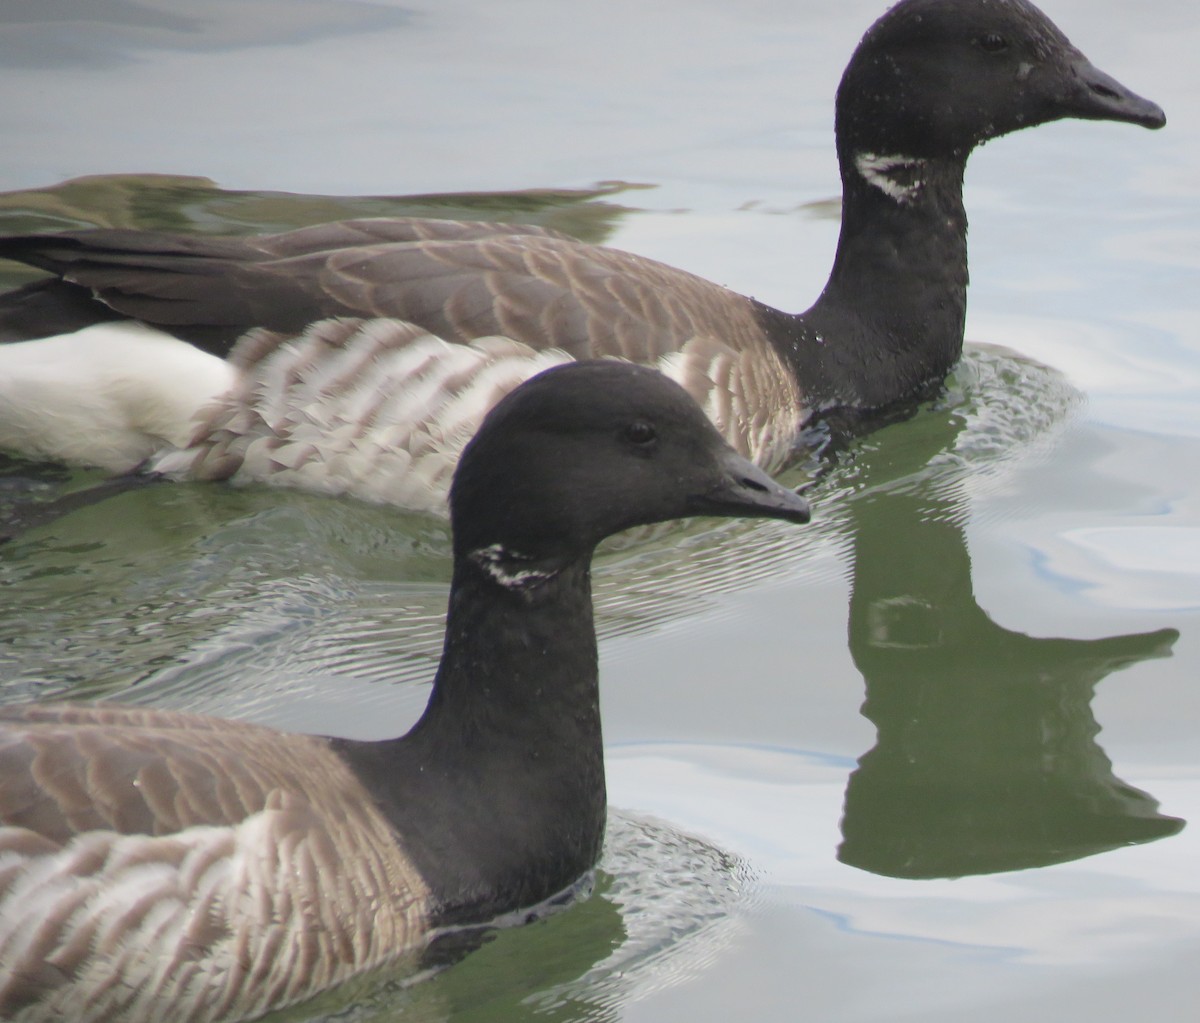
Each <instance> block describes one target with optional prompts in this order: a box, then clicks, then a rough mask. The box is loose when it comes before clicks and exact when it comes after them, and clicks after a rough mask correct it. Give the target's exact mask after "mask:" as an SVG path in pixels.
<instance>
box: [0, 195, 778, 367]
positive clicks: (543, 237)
mask: <svg viewBox="0 0 1200 1023" xmlns="http://www.w3.org/2000/svg"><path fill="white" fill-rule="evenodd" d="M0 255H4V256H8V257H10V258H15V259H21V260H24V261H25V262H28V263H31V264H33V265H35V266H40V267H42V268H44V269H47V270H50V271H51V272H53V273H57V274H60V275H62V276H64V277H65V278H66V279H67V280H69V281H71V282H74V283H76V284H79V285H81V286H84V287H87V288H90V289H92V291H93V292H94V293H95V294H96V295H97V296H98V297H99V298H100V299H101V300H102V301H103V302H105V303H106V304H107V305H109V306H111V307H112V308H113V309H116V310H118V311H119V312H121V313H123V314H125V315H127V316H132V317H135V318H138V319H143V320H146V321H147V322H150V323H154V324H158V325H160V326H164V327H167V328H169V329H172V330H175V331H176V332H178V333H180V334H182V335H183V336H186V337H189V338H190V339H193V340H200V341H204V342H206V343H205V347H208V348H209V349H210V350H214V351H219V352H220V353H221V354H226V353H227V351H228V348H229V345H230V344H231V343H232V341H233V340H235V339H236V337H237V336H239V335H241V334H242V333H245V332H246V331H248V330H250V329H252V328H254V327H264V328H267V329H269V330H277V331H299V330H302V329H303V328H304V327H305V326H307V325H308V324H309V323H311V322H313V321H315V320H319V319H325V318H328V317H332V316H366V317H389V318H397V319H406V320H410V321H412V322H414V323H416V324H418V325H420V326H421V327H424V328H425V329H426V330H429V331H431V332H433V333H435V334H439V335H441V336H444V337H446V338H447V339H448V340H457V341H468V340H471V339H473V338H477V337H485V336H488V335H491V334H504V335H506V336H509V337H513V338H515V339H516V340H519V341H522V342H524V343H525V344H528V345H530V346H532V347H536V348H546V347H555V348H561V349H563V350H565V351H567V352H570V353H571V354H572V355H574V356H575V357H578V358H583V357H601V356H616V357H620V358H625V359H630V360H633V361H637V362H644V363H654V362H655V361H657V359H658V358H659V357H660V356H662V355H663V354H665V353H667V352H670V351H674V350H677V349H678V348H680V347H681V346H682V345H683V344H684V343H685V342H686V341H687V340H688V339H690V338H692V337H695V336H697V335H707V336H711V337H714V338H719V339H721V341H722V342H723V343H724V344H726V345H728V346H730V347H731V348H733V349H734V350H735V351H743V350H745V349H746V348H747V347H749V346H753V345H756V344H759V343H761V342H762V339H763V332H762V329H761V327H760V326H759V325H758V322H757V320H756V319H755V316H754V314H753V311H752V309H751V306H750V303H749V302H748V301H747V300H746V299H745V298H744V297H742V296H740V295H737V294H736V293H734V292H731V291H729V290H727V289H725V288H722V287H720V286H718V285H715V284H712V283H711V282H709V281H705V280H703V279H701V278H699V277H695V276H693V275H692V274H688V273H685V272H684V271H681V270H676V269H674V268H672V267H669V266H666V265H664V264H662V263H658V262H655V261H654V260H650V259H644V258H642V257H639V256H635V255H632V254H630V253H626V252H620V251H618V250H615V249H607V248H603V247H599V246H594V245H587V244H584V243H581V242H577V241H574V240H572V239H570V238H568V237H566V236H564V235H560V234H558V233H556V232H551V231H547V230H545V229H543V228H539V227H533V226H528V225H499V224H488V223H481V222H462V221H438V220H422V219H403V218H401V219H380V220H352V221H343V222H340V223H334V224H322V225H318V226H315V227H310V228H302V229H300V230H298V231H290V232H286V233H283V234H277V235H266V236H260V237H249V238H211V237H203V236H178V235H159V234H153V233H149V232H138V231H94V232H76V233H74V234H66V235H53V236H43V237H24V238H12V239H7V240H4V241H0Z"/></svg>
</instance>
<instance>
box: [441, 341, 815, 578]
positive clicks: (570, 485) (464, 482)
mask: <svg viewBox="0 0 1200 1023" xmlns="http://www.w3.org/2000/svg"><path fill="white" fill-rule="evenodd" d="M688 515H741V516H747V515H749V516H753V515H761V516H770V517H776V518H787V519H790V520H792V521H801V522H802V521H806V520H807V512H806V511H805V510H804V504H803V502H802V501H801V500H800V499H799V498H798V497H797V496H796V495H795V494H793V493H792V492H791V491H788V490H785V489H783V488H782V487H780V486H779V485H778V484H777V483H775V482H774V481H773V480H772V479H771V478H770V477H769V476H768V475H767V474H766V473H764V472H763V471H762V470H761V469H759V468H757V467H756V466H754V465H753V464H752V463H750V462H748V461H746V459H744V458H742V457H740V456H739V455H737V454H736V453H735V452H734V451H733V450H732V449H731V448H730V447H729V446H728V445H727V444H726V443H725V441H724V440H723V439H722V438H721V436H720V434H718V433H717V431H716V429H715V428H714V427H713V425H712V423H710V422H709V420H708V419H707V418H706V417H705V416H704V414H703V413H702V412H701V410H700V408H699V406H697V405H696V403H695V402H694V401H693V400H692V399H691V398H690V397H689V396H688V395H687V393H686V392H685V391H684V390H683V388H681V387H679V386H678V385H677V384H675V383H673V382H671V381H670V380H667V379H666V378H665V377H664V376H662V374H660V373H658V372H657V371H655V370H651V369H648V368H646V367H643V366H635V365H632V364H629V363H619V362H609V361H600V360H597V361H589V362H582V363H568V364H566V365H563V366H560V367H558V368H556V369H553V370H549V371H547V372H545V373H542V374H541V375H539V376H536V377H534V378H533V379H531V380H529V381H528V382H526V383H525V384H524V385H523V386H522V387H521V388H520V389H519V390H517V391H515V392H513V393H512V394H511V395H509V396H508V397H507V398H505V399H504V400H502V401H501V402H500V403H499V404H497V405H496V406H495V407H494V408H493V409H492V410H491V411H490V412H489V413H488V415H487V417H486V419H485V420H484V426H483V427H481V428H480V430H479V432H478V433H477V434H476V435H475V437H474V439H473V440H472V441H471V442H470V443H469V444H468V445H467V447H466V448H465V449H464V451H463V454H462V457H461V459H460V462H459V466H458V469H457V471H456V472H455V477H454V483H453V485H452V486H451V489H450V519H451V524H452V527H453V533H454V549H455V555H456V557H462V556H463V555H464V554H466V553H467V552H470V551H477V550H480V549H483V548H489V547H493V546H495V547H499V548H503V549H505V550H509V551H518V552H526V553H529V554H531V555H532V554H534V553H536V555H537V556H538V557H539V558H559V557H574V556H576V555H577V554H579V553H581V552H583V551H585V550H586V551H590V550H591V549H592V548H593V547H594V546H595V545H596V544H597V543H599V541H600V540H602V539H603V538H604V537H606V536H609V535H611V534H612V533H615V532H618V531H620V530H622V529H626V528H628V527H629V526H635V525H645V524H648V523H653V522H662V521H665V520H667V519H674V518H680V517H683V516H688Z"/></svg>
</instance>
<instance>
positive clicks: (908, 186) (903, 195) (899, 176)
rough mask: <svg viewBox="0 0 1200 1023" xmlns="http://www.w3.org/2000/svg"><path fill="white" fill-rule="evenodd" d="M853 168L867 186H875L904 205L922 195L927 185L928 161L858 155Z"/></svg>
mask: <svg viewBox="0 0 1200 1023" xmlns="http://www.w3.org/2000/svg"><path fill="white" fill-rule="evenodd" d="M854 166H855V167H856V168H857V170H858V173H859V174H861V175H862V176H863V180H864V181H866V182H867V184H869V185H874V186H875V187H876V188H878V189H879V191H881V192H882V193H883V194H884V195H886V196H887V197H888V198H889V199H895V200H896V202H898V203H900V204H901V205H904V206H907V205H908V204H910V203H911V202H913V201H914V200H915V199H916V198H917V196H918V195H920V193H921V188H922V187H923V186H924V184H925V181H924V179H923V178H922V172H923V171H924V169H925V161H924V160H920V159H917V158H916V157H915V156H878V155H876V154H875V153H859V154H857V155H856V156H855V157H854Z"/></svg>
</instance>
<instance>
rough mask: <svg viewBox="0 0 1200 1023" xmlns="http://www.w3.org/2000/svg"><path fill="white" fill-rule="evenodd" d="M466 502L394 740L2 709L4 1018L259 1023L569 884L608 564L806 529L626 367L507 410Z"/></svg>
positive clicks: (594, 795)
mask: <svg viewBox="0 0 1200 1023" xmlns="http://www.w3.org/2000/svg"><path fill="white" fill-rule="evenodd" d="M450 503H451V523H452V529H453V536H454V575H453V580H452V584H451V592H450V605H449V612H448V617H447V626H446V640H445V648H444V653H443V657H442V661H441V665H440V666H439V669H438V673H437V677H436V678H435V680H434V685H433V691H432V693H431V696H430V699H429V704H428V706H427V708H426V711H425V713H424V715H423V716H422V717H421V719H420V720H419V721H418V722H417V724H416V725H415V726H414V727H413V728H412V729H411V731H409V732H408V733H407V734H406V735H404V736H401V737H400V738H397V739H391V740H385V741H380V742H360V741H352V740H346V739H331V738H323V737H319V736H306V735H293V734H285V733H281V732H277V731H274V730H272V729H269V728H264V727H261V726H257V725H250V724H241V723H237V722H229V721H222V720H219V719H215V718H207V717H200V716H196V715H189V714H180V713H173V712H170V711H165V710H151V709H144V708H134V707H122V706H119V705H104V704H92V705H72V704H67V703H63V704H49V705H26V706H13V707H6V708H0V1019H4V1020H8V1021H22V1023H32V1021H35V1020H71V1021H73V1023H86V1021H97V1023H99V1021H104V1023H119V1021H120V1023H134V1021H147V1023H159V1021H162V1020H189V1021H192V1023H201V1021H215V1020H237V1019H249V1018H253V1017H255V1016H258V1015H261V1014H262V1013H264V1012H266V1011H268V1010H269V1009H271V1008H276V1007H279V1006H282V1005H287V1004H291V1003H294V1002H297V1001H300V1000H303V999H305V998H308V997H311V996H312V995H315V994H317V993H318V992H320V991H322V990H324V989H326V988H328V987H331V986H332V985H334V984H337V983H339V982H341V981H343V980H346V979H347V978H349V977H351V976H354V975H356V974H359V973H362V972H364V971H366V970H369V969H372V968H374V967H376V966H379V965H381V964H387V963H393V962H400V961H403V960H405V959H406V958H414V959H415V958H418V957H419V956H420V953H421V952H422V950H423V949H425V948H426V946H427V945H428V943H429V942H430V940H431V939H433V938H434V937H436V936H437V935H438V934H439V932H444V929H445V928H447V927H453V926H455V925H465V924H479V923H483V922H487V921H489V920H492V919H494V918H495V917H497V915H499V914H504V913H507V912H510V911H513V910H517V909H521V908H525V907H529V906H533V905H537V904H539V903H541V902H543V901H545V900H546V899H547V898H549V897H551V896H554V895H555V894H556V893H559V892H561V891H562V890H563V889H565V888H568V887H569V886H571V885H573V884H575V883H576V882H578V880H579V879H580V877H581V876H582V875H584V874H586V872H587V871H589V870H590V869H591V868H592V867H593V866H594V864H595V862H596V859H597V857H598V855H599V853H600V848H601V843H602V841H603V837H604V825H605V814H606V801H605V784H604V761H603V746H602V737H601V731H600V709H599V692H598V674H597V662H596V636H595V630H594V628H593V624H592V605H591V591H590V562H591V555H592V550H593V548H594V547H595V545H596V544H597V543H598V542H599V541H600V540H601V539H602V538H603V537H605V536H607V535H609V534H610V533H612V532H615V531H617V530H620V529H624V528H627V527H629V526H633V525H638V524H643V523H652V522H658V521H663V520H665V519H670V518H675V517H679V516H684V515H693V514H711V515H747V516H766V517H773V518H780V519H785V520H788V521H793V522H805V521H807V520H808V515H809V511H808V506H807V504H806V503H805V501H804V500H803V499H802V498H800V497H798V496H797V495H796V494H794V493H792V492H791V491H789V490H786V489H785V488H783V487H781V486H779V485H778V484H777V483H775V482H774V481H773V480H772V479H771V478H770V477H769V476H768V475H766V473H764V472H763V471H762V470H760V469H759V468H757V467H756V466H754V465H753V464H751V463H750V462H748V461H746V460H745V459H743V458H742V457H741V456H739V455H737V454H736V453H735V452H734V451H733V450H732V449H731V448H729V447H728V445H726V444H725V442H724V441H723V440H722V439H721V437H720V435H719V434H717V432H716V431H715V429H714V428H713V427H712V426H711V424H710V423H709V422H708V420H707V419H706V418H705V417H704V415H703V413H702V412H701V411H700V409H699V408H698V407H697V406H696V405H695V403H694V402H692V401H691V399H690V398H688V396H687V395H686V394H685V393H684V392H683V391H682V390H681V389H680V388H679V387H677V386H676V385H675V384H673V383H671V382H670V381H668V380H666V379H665V378H664V377H662V376H661V375H660V374H658V373H656V372H654V371H652V370H648V369H645V368H643V367H637V366H630V365H626V364H621V363H615V362H583V363H574V364H571V365H568V366H564V367H560V368H557V369H554V370H551V371H549V372H547V373H545V374H542V375H540V376H538V377H537V378H535V379H533V380H531V381H529V382H527V383H526V384H525V385H523V386H522V387H520V388H518V389H517V390H516V391H514V392H513V393H512V394H510V395H509V396H508V397H507V398H506V399H504V400H503V401H502V402H500V404H498V405H497V406H496V407H495V408H494V409H493V411H492V412H491V413H490V414H489V415H488V417H487V418H486V420H485V422H484V425H483V426H482V427H481V429H480V432H479V433H478V435H477V436H476V437H475V438H474V440H473V441H472V442H471V444H470V445H469V446H468V448H467V449H466V451H465V452H464V454H463V457H462V459H461V461H460V464H459V468H458V470H457V473H456V476H455V481H454V484H453V489H452V493H451V499H450Z"/></svg>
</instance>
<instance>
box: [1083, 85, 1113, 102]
mask: <svg viewBox="0 0 1200 1023" xmlns="http://www.w3.org/2000/svg"><path fill="white" fill-rule="evenodd" d="M1088 88H1090V89H1091V90H1092V92H1094V93H1095V94H1096V95H1097V96H1103V97H1104V98H1105V99H1120V95H1119V94H1118V93H1117V91H1116V90H1115V89H1110V88H1109V87H1108V86H1107V85H1100V84H1098V83H1093V84H1092V85H1089V86H1088Z"/></svg>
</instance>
